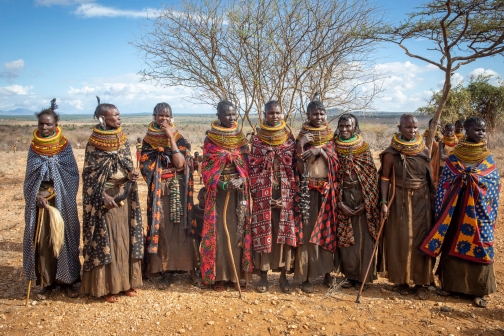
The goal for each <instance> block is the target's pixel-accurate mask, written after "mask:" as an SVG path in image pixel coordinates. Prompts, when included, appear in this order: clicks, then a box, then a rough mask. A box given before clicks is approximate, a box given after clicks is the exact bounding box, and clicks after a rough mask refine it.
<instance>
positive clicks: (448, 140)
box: [441, 135, 459, 147]
mask: <svg viewBox="0 0 504 336" xmlns="http://www.w3.org/2000/svg"><path fill="white" fill-rule="evenodd" d="M441 141H442V142H443V143H444V144H445V146H448V147H455V146H457V144H458V142H459V139H458V138H457V137H456V136H455V135H454V136H452V137H448V136H444V137H443V139H441Z"/></svg>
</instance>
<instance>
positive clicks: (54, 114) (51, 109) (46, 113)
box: [35, 98, 59, 124]
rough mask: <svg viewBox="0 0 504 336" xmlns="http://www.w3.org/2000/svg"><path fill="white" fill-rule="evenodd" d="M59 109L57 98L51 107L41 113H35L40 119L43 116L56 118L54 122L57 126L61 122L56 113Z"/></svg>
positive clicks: (52, 101)
mask: <svg viewBox="0 0 504 336" xmlns="http://www.w3.org/2000/svg"><path fill="white" fill-rule="evenodd" d="M57 108H58V105H56V98H53V99H52V100H51V107H49V108H46V109H43V110H42V111H40V112H39V113H35V116H36V117H37V119H38V118H40V117H41V116H43V115H50V116H52V117H53V118H54V122H55V123H56V124H57V123H58V121H59V114H58V113H56V112H55V110H56V109H57Z"/></svg>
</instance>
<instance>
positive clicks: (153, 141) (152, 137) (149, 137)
mask: <svg viewBox="0 0 504 336" xmlns="http://www.w3.org/2000/svg"><path fill="white" fill-rule="evenodd" d="M172 132H173V136H174V137H175V142H177V141H178V140H179V139H180V138H182V135H181V134H180V133H179V131H178V130H177V129H176V128H175V124H173V125H172ZM144 141H145V142H147V143H148V144H149V145H151V146H152V147H153V148H156V147H157V148H159V147H167V148H171V143H170V141H168V137H167V136H166V133H165V132H164V131H163V130H162V129H160V128H159V127H158V125H157V124H156V123H155V122H154V121H153V122H151V123H150V124H149V127H148V128H147V134H146V135H145V137H144Z"/></svg>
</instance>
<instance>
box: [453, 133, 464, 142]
mask: <svg viewBox="0 0 504 336" xmlns="http://www.w3.org/2000/svg"><path fill="white" fill-rule="evenodd" d="M455 136H456V137H457V139H458V140H459V141H460V140H462V139H464V133H463V132H460V133H455Z"/></svg>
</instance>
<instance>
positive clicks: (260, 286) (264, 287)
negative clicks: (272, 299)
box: [255, 277, 269, 293]
mask: <svg viewBox="0 0 504 336" xmlns="http://www.w3.org/2000/svg"><path fill="white" fill-rule="evenodd" d="M255 288H256V291H257V292H258V293H266V292H267V291H268V290H269V283H268V279H265V278H263V277H261V280H259V282H258V283H257V285H256V286H255Z"/></svg>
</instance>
